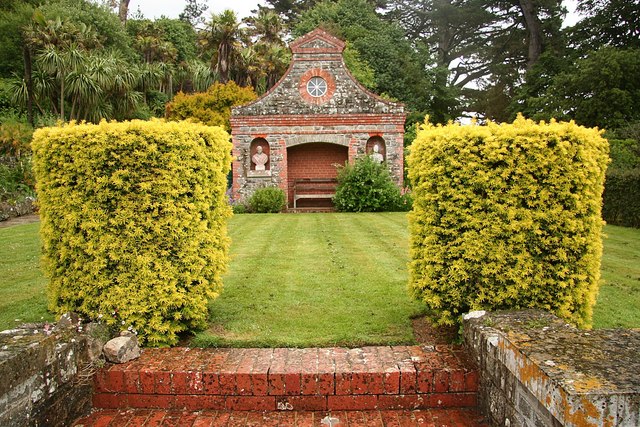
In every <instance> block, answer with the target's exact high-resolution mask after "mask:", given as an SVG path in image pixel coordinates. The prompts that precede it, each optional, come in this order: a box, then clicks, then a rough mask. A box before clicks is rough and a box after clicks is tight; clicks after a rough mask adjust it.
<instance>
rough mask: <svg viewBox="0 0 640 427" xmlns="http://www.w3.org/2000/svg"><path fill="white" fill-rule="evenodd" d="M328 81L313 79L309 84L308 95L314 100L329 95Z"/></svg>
mask: <svg viewBox="0 0 640 427" xmlns="http://www.w3.org/2000/svg"><path fill="white" fill-rule="evenodd" d="M327 88H328V87H327V81H326V80H325V79H323V78H322V77H312V78H311V79H310V80H309V81H308V82H307V93H309V95H311V96H313V97H314V98H320V97H321V96H324V95H325V94H326V93H327Z"/></svg>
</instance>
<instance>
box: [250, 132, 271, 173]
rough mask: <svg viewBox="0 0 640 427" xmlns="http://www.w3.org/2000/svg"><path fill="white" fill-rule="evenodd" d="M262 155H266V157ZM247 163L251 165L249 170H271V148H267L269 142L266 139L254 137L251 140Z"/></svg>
mask: <svg viewBox="0 0 640 427" xmlns="http://www.w3.org/2000/svg"><path fill="white" fill-rule="evenodd" d="M264 156H266V158H265V157H264ZM264 159H266V161H264ZM263 162H264V163H263ZM249 163H250V165H251V166H250V170H251V171H255V172H258V173H259V172H265V171H269V170H271V150H270V149H269V142H268V141H267V140H266V139H264V138H255V139H254V140H253V141H251V144H250V146H249ZM260 165H263V166H264V169H262V168H260ZM256 167H257V169H256Z"/></svg>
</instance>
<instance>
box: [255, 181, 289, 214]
mask: <svg viewBox="0 0 640 427" xmlns="http://www.w3.org/2000/svg"><path fill="white" fill-rule="evenodd" d="M248 204H249V211H250V212H253V213H278V212H280V211H282V210H283V209H284V208H285V206H286V205H287V196H286V195H285V193H284V191H283V190H282V189H281V188H278V187H264V188H258V189H257V190H256V191H254V192H253V194H252V195H251V197H250V198H249V201H248Z"/></svg>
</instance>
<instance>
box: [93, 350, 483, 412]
mask: <svg viewBox="0 0 640 427" xmlns="http://www.w3.org/2000/svg"><path fill="white" fill-rule="evenodd" d="M477 383H478V376H477V372H476V370H475V368H474V367H473V366H472V365H471V364H469V362H468V361H467V360H466V357H465V353H464V351H463V350H462V348H461V347H459V346H422V347H420V346H401V347H363V348H356V349H346V348H310V349H286V348H280V349H278V348H276V349H189V348H172V349H148V350H145V351H144V353H143V355H142V356H141V357H140V358H139V359H138V360H136V361H133V362H130V363H127V364H123V365H109V366H106V367H104V368H103V369H101V370H100V371H98V373H97V374H96V376H95V394H94V401H93V403H94V407H95V408H104V409H118V408H140V409H165V410H187V411H198V410H226V411H278V410H280V411H292V410H293V411H368V410H408V409H426V408H475V407H476V406H477V389H478V384H477Z"/></svg>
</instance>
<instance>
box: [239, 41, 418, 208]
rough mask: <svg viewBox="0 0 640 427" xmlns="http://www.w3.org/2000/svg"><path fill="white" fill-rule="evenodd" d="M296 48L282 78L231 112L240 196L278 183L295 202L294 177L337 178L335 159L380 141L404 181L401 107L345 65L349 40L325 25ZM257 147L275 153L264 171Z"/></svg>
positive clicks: (361, 153) (341, 161)
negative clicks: (359, 79) (256, 160)
mask: <svg viewBox="0 0 640 427" xmlns="http://www.w3.org/2000/svg"><path fill="white" fill-rule="evenodd" d="M290 47H291V51H292V53H293V60H292V63H291V65H290V67H289V69H288V70H287V72H286V73H285V75H284V76H283V77H282V79H280V81H279V82H278V83H277V84H276V85H275V86H274V87H273V88H272V89H271V90H270V91H269V92H267V93H266V94H265V95H263V96H262V97H260V98H259V99H257V100H256V101H254V102H252V103H250V104H247V105H243V106H240V107H236V108H234V109H233V110H232V113H231V128H232V131H231V133H232V137H233V158H234V161H233V196H234V198H235V199H236V200H239V199H244V198H246V197H248V196H250V195H251V194H252V192H253V191H254V190H255V189H256V188H260V187H264V186H278V187H280V188H282V189H283V190H285V192H287V194H288V197H289V202H290V204H291V202H292V191H293V190H292V186H293V182H294V181H295V179H299V178H335V177H336V175H337V170H336V167H335V165H336V164H338V165H343V164H344V163H345V162H346V161H353V160H354V159H355V158H357V157H359V156H365V155H367V154H369V153H370V152H371V151H372V149H373V146H374V145H375V144H377V145H378V147H379V149H380V153H381V154H382V155H383V157H384V160H385V164H386V165H387V167H388V168H389V171H390V172H391V175H392V177H393V178H394V180H395V181H396V182H397V184H398V185H402V177H403V157H404V153H403V137H404V121H405V116H406V115H405V112H404V107H403V105H402V104H398V103H394V102H389V101H387V100H384V99H382V98H380V97H378V96H376V95H374V94H372V93H370V92H368V91H367V90H366V89H365V88H364V87H362V86H361V85H360V84H359V83H358V82H357V81H356V80H355V78H354V77H353V76H352V75H351V74H350V73H349V71H348V69H347V67H346V66H345V63H344V60H343V57H342V52H343V50H344V48H345V43H344V42H343V41H341V40H339V39H337V38H335V37H333V36H331V35H329V34H328V33H326V32H325V31H323V30H320V29H316V30H314V31H312V32H311V33H308V34H307V35H305V36H303V37H300V38H299V39H297V40H295V41H294V42H293V43H292V44H291V46H290ZM316 83H318V84H319V85H320V87H319V89H318V90H316V91H313V90H312V89H313V85H314V84H316ZM258 146H261V147H262V151H263V152H264V153H266V154H267V155H268V156H269V161H268V163H267V164H266V165H265V170H255V164H254V163H253V162H252V161H251V159H252V157H253V156H254V155H255V153H256V151H257V147H258Z"/></svg>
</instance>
